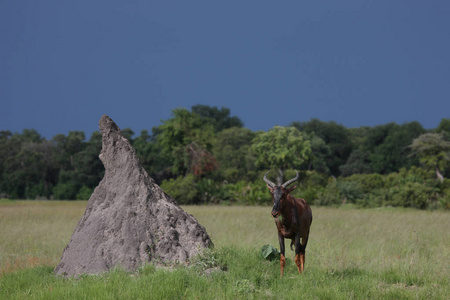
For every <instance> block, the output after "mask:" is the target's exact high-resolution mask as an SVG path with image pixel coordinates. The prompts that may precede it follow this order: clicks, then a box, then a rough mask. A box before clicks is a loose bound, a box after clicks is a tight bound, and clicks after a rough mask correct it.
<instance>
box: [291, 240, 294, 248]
mask: <svg viewBox="0 0 450 300" xmlns="http://www.w3.org/2000/svg"><path fill="white" fill-rule="evenodd" d="M293 245H294V240H291V251H294V249H292V246H293Z"/></svg>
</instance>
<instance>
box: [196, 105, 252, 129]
mask: <svg viewBox="0 0 450 300" xmlns="http://www.w3.org/2000/svg"><path fill="white" fill-rule="evenodd" d="M191 110H192V113H194V114H197V115H198V116H200V118H201V119H202V120H203V121H204V122H206V123H208V124H211V126H212V127H213V128H214V131H215V132H220V131H222V130H224V129H227V128H231V127H242V126H244V124H243V123H242V121H241V119H239V118H238V117H236V116H233V117H232V116H230V109H228V108H226V107H222V108H220V109H219V108H217V107H216V106H213V107H211V106H208V105H201V104H198V105H194V106H192V108H191Z"/></svg>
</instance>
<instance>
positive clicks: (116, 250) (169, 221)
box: [55, 115, 212, 276]
mask: <svg viewBox="0 0 450 300" xmlns="http://www.w3.org/2000/svg"><path fill="white" fill-rule="evenodd" d="M99 125H100V131H101V133H102V135H103V139H102V143H103V145H102V151H101V153H100V159H101V161H102V162H103V165H104V166H105V175H104V177H103V179H102V181H101V182H100V183H99V185H98V186H97V187H96V188H95V190H94V192H93V194H92V195H91V197H90V199H89V201H88V204H87V207H86V211H85V212H84V215H83V216H82V218H81V219H80V221H79V222H78V224H77V226H76V228H75V230H74V233H73V234H72V237H71V239H70V242H69V244H68V245H67V246H66V248H65V249H64V252H63V255H62V259H61V262H60V263H59V264H58V266H57V267H56V268H55V274H57V275H63V276H74V275H79V274H98V273H101V272H105V271H108V270H110V269H112V268H114V267H116V266H120V267H122V268H124V269H126V270H129V271H132V270H136V269H137V268H139V267H140V266H142V265H143V264H146V263H154V264H166V263H175V262H179V263H185V262H186V261H187V260H188V259H189V258H190V257H193V256H195V255H196V254H197V253H198V252H199V251H200V250H202V249H203V248H206V247H209V246H212V241H211V239H210V237H209V235H208V233H207V232H206V230H205V228H204V227H203V226H201V225H200V224H199V223H198V222H197V220H196V219H195V218H194V217H193V216H191V215H190V214H188V213H186V212H185V211H184V210H183V209H181V207H180V206H178V204H177V203H176V202H175V200H174V199H173V198H172V197H170V196H169V195H167V194H166V193H164V191H163V190H162V189H161V188H160V187H159V186H158V185H157V184H156V183H155V182H154V180H153V179H152V178H151V177H150V176H148V174H147V172H146V171H145V170H144V168H143V167H142V165H141V163H140V162H139V160H138V158H137V155H136V152H135V151H134V149H133V147H132V146H131V145H130V143H129V142H128V140H127V139H126V138H125V137H124V136H123V135H122V132H121V130H120V129H119V127H118V126H117V125H116V124H115V123H114V121H113V120H111V119H110V118H109V117H108V116H107V115H103V116H102V118H101V119H100V122H99Z"/></svg>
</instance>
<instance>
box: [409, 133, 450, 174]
mask: <svg viewBox="0 0 450 300" xmlns="http://www.w3.org/2000/svg"><path fill="white" fill-rule="evenodd" d="M409 148H410V149H411V150H412V154H411V155H414V156H418V157H419V159H420V163H421V164H423V165H424V166H425V167H426V168H427V169H431V170H434V171H435V172H436V176H437V178H438V179H439V180H440V181H441V182H443V181H444V176H443V175H442V170H445V169H446V168H447V166H448V165H449V163H450V142H448V141H445V140H444V136H443V134H442V133H425V134H422V135H421V136H419V137H418V138H416V139H414V140H413V142H412V144H411V145H409Z"/></svg>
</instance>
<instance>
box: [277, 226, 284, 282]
mask: <svg viewBox="0 0 450 300" xmlns="http://www.w3.org/2000/svg"><path fill="white" fill-rule="evenodd" d="M278 241H279V242H280V252H281V254H280V270H281V274H280V278H283V272H284V266H286V257H285V256H284V236H282V235H281V233H278Z"/></svg>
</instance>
